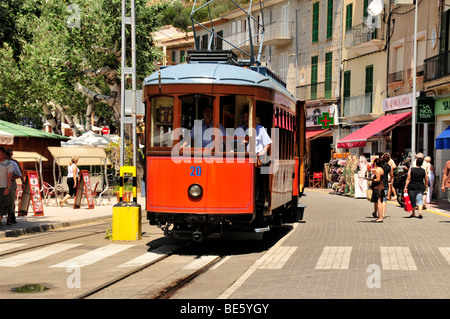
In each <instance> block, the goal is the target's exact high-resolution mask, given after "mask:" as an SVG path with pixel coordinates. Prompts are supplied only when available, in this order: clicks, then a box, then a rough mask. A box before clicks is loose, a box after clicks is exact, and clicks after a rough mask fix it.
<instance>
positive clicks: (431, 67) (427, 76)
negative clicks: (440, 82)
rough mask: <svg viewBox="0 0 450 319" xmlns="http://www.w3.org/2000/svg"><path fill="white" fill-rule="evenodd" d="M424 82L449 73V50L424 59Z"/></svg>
mask: <svg viewBox="0 0 450 319" xmlns="http://www.w3.org/2000/svg"><path fill="white" fill-rule="evenodd" d="M424 62H425V70H424V82H427V81H433V80H437V79H440V78H442V77H444V76H447V75H450V51H449V52H445V53H441V54H439V55H436V56H433V57H431V58H428V59H425V61H424Z"/></svg>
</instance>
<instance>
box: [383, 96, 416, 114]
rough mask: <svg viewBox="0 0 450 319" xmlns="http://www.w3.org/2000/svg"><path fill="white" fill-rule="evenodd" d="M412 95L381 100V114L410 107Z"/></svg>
mask: <svg viewBox="0 0 450 319" xmlns="http://www.w3.org/2000/svg"><path fill="white" fill-rule="evenodd" d="M412 97H413V94H412V93H409V94H403V95H399V96H393V97H389V98H387V99H384V100H383V112H390V111H395V110H400V109H405V108H408V107H412V102H413V99H412Z"/></svg>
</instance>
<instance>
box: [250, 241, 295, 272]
mask: <svg viewBox="0 0 450 319" xmlns="http://www.w3.org/2000/svg"><path fill="white" fill-rule="evenodd" d="M296 249H297V247H290V246H284V247H283V246H281V247H278V248H277V249H276V250H274V251H273V252H272V253H271V256H269V257H268V258H267V259H266V260H265V261H264V263H263V264H262V265H261V266H259V269H281V268H282V267H283V265H284V264H285V263H286V261H287V260H288V259H289V257H290V256H291V255H292V254H293V253H294V251H295V250H296Z"/></svg>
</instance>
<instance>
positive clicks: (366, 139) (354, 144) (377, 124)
mask: <svg viewBox="0 0 450 319" xmlns="http://www.w3.org/2000/svg"><path fill="white" fill-rule="evenodd" d="M411 114H412V113H411V112H405V113H397V114H388V115H383V116H382V117H380V118H378V119H376V120H375V121H373V122H370V123H369V124H367V125H365V126H363V127H362V128H360V129H358V130H356V131H354V132H353V133H351V134H349V135H347V136H346V137H344V138H342V139H340V140H339V141H338V142H337V147H338V148H340V149H350V148H362V152H360V154H358V155H361V154H362V153H371V154H375V153H377V152H383V153H384V152H386V151H387V152H392V150H391V149H390V148H389V147H388V146H387V145H388V144H389V143H390V142H391V141H392V139H391V135H390V134H389V133H391V131H392V130H394V129H395V128H396V127H398V126H401V125H404V123H405V122H407V121H408V120H409V119H410V118H411ZM369 143H370V144H369ZM375 143H376V145H377V147H376V148H375V147H373V146H374V145H373V144H375ZM380 146H381V147H380Z"/></svg>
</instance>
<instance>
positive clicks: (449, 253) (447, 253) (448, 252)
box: [438, 247, 450, 265]
mask: <svg viewBox="0 0 450 319" xmlns="http://www.w3.org/2000/svg"><path fill="white" fill-rule="evenodd" d="M438 248H439V251H440V252H441V254H442V256H444V258H445V260H447V262H448V264H449V265H450V247H438Z"/></svg>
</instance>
